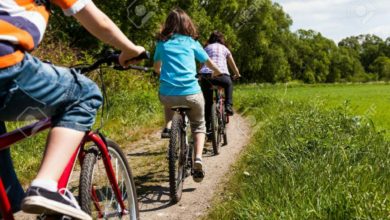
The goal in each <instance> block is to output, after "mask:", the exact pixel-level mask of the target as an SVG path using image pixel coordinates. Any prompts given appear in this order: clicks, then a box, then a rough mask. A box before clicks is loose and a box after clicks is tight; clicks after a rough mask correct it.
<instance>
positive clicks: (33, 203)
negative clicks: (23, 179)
mask: <svg viewBox="0 0 390 220" xmlns="http://www.w3.org/2000/svg"><path fill="white" fill-rule="evenodd" d="M75 209H76V208H72V207H69V206H67V205H64V204H62V203H60V202H56V201H53V200H49V199H46V198H43V197H41V196H29V197H27V198H25V199H23V202H22V210H23V212H26V213H30V214H43V213H44V214H48V215H51V214H62V215H68V216H70V217H73V218H76V219H80V220H92V218H91V217H90V216H89V215H87V214H86V213H80V212H75ZM77 211H81V210H77ZM81 212H82V211H81Z"/></svg>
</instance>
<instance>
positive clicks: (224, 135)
mask: <svg viewBox="0 0 390 220" xmlns="http://www.w3.org/2000/svg"><path fill="white" fill-rule="evenodd" d="M227 117H228V116H227V115H226V112H225V106H224V105H223V106H222V111H221V117H220V119H221V124H220V129H219V136H220V137H221V136H222V138H223V144H222V146H226V145H228V138H227V129H226V124H227Z"/></svg>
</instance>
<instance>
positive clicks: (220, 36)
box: [206, 31, 228, 47]
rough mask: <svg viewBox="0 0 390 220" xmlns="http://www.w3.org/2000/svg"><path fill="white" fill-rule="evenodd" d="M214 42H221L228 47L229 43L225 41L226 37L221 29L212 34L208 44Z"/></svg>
mask: <svg viewBox="0 0 390 220" xmlns="http://www.w3.org/2000/svg"><path fill="white" fill-rule="evenodd" d="M213 43H220V44H222V45H225V47H228V45H227V43H226V41H225V37H224V36H223V34H222V33H221V32H219V31H214V32H213V33H212V34H211V35H210V37H209V39H208V40H207V42H206V46H207V45H209V44H213Z"/></svg>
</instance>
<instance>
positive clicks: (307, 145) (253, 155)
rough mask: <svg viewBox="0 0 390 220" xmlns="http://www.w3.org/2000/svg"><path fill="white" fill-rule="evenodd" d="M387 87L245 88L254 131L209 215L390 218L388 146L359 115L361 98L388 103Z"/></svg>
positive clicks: (245, 108) (243, 104) (242, 94)
mask: <svg viewBox="0 0 390 220" xmlns="http://www.w3.org/2000/svg"><path fill="white" fill-rule="evenodd" d="M333 90H334V91H333ZM336 90H338V91H336ZM387 90H388V87H387V86H385V85H373V86H371V85H369V86H368V87H367V88H365V87H364V85H362V86H344V85H343V86H338V85H336V86H319V87H318V86H314V87H309V86H303V87H296V88H287V90H283V88H282V87H273V86H271V87H259V86H257V87H256V86H248V87H247V86H242V87H240V88H239V89H238V92H237V90H236V100H239V101H238V102H236V106H237V107H238V109H239V110H240V111H241V112H243V113H244V114H245V115H246V116H247V117H249V118H251V119H252V121H256V123H255V124H253V125H254V126H253V130H254V132H255V134H254V137H253V138H252V143H251V144H250V146H248V148H247V151H246V152H245V153H244V154H243V155H242V157H241V158H240V160H239V162H238V164H237V165H236V166H235V168H234V171H233V173H232V175H231V178H230V181H229V182H228V184H227V187H226V190H225V192H224V194H223V195H224V196H223V197H217V198H216V200H215V206H214V208H213V209H212V210H211V211H210V213H209V215H208V216H207V217H206V219H243V220H244V219H245V220H246V219H389V218H390V170H389V169H388V168H389V167H390V144H389V142H388V141H386V140H385V138H384V136H383V133H381V132H379V133H378V130H377V129H376V128H375V127H374V126H373V123H371V120H370V116H372V115H366V116H363V117H362V116H356V115H357V114H359V107H356V106H358V105H359V103H360V102H358V101H359V100H363V101H362V103H365V104H364V105H362V104H360V105H359V106H370V105H372V104H375V105H377V106H380V107H379V109H381V108H386V105H382V104H383V103H382V100H381V99H382V98H383V97H384V96H386V95H387V94H382V93H383V92H385V91H387ZM375 94H376V95H375ZM364 95H367V96H369V97H370V98H365V97H364ZM332 97H335V98H332ZM345 99H350V100H351V101H350V104H348V103H345V102H344V100H345ZM378 100H379V102H376V101H378ZM377 103H379V104H377ZM378 112H380V111H378ZM380 114H382V117H385V115H386V114H387V113H386V112H381V113H380ZM360 115H365V114H361V113H360ZM377 117H378V116H377ZM378 122H379V121H378ZM375 123H376V121H375Z"/></svg>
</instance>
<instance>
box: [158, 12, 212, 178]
mask: <svg viewBox="0 0 390 220" xmlns="http://www.w3.org/2000/svg"><path fill="white" fill-rule="evenodd" d="M197 38H198V33H197V30H196V28H195V25H194V24H193V22H192V21H191V19H190V17H189V16H188V15H187V14H186V13H185V12H184V11H183V10H181V9H175V10H172V11H171V12H170V14H169V15H168V17H167V19H166V22H165V24H164V26H163V28H162V30H161V32H160V33H159V34H158V36H157V40H158V43H157V46H156V51H155V55H154V61H155V63H154V69H155V71H156V72H157V73H160V72H161V74H160V89H159V95H160V101H161V103H162V104H163V105H164V110H165V122H166V124H165V128H164V131H163V133H162V137H163V138H167V137H169V134H170V128H171V121H172V117H173V114H174V112H173V111H172V110H171V107H173V106H180V105H185V106H188V107H190V108H191V109H190V110H189V111H188V112H187V115H188V118H189V120H190V122H191V131H192V133H193V136H194V139H195V154H196V157H195V158H196V159H195V164H194V175H193V177H194V180H195V181H196V182H200V181H202V180H203V177H204V168H203V164H202V152H203V147H204V141H205V133H206V127H205V119H204V98H203V95H202V91H201V89H200V86H199V84H198V80H197V79H196V63H195V60H197V61H199V62H201V63H206V65H207V66H209V68H211V69H213V71H214V74H216V75H218V74H220V71H219V69H218V67H217V66H216V65H215V64H214V63H213V62H212V61H211V60H210V59H209V56H208V55H207V53H206V52H205V51H204V49H203V47H202V46H201V44H200V43H199V42H198V41H197V40H196V39H197Z"/></svg>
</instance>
